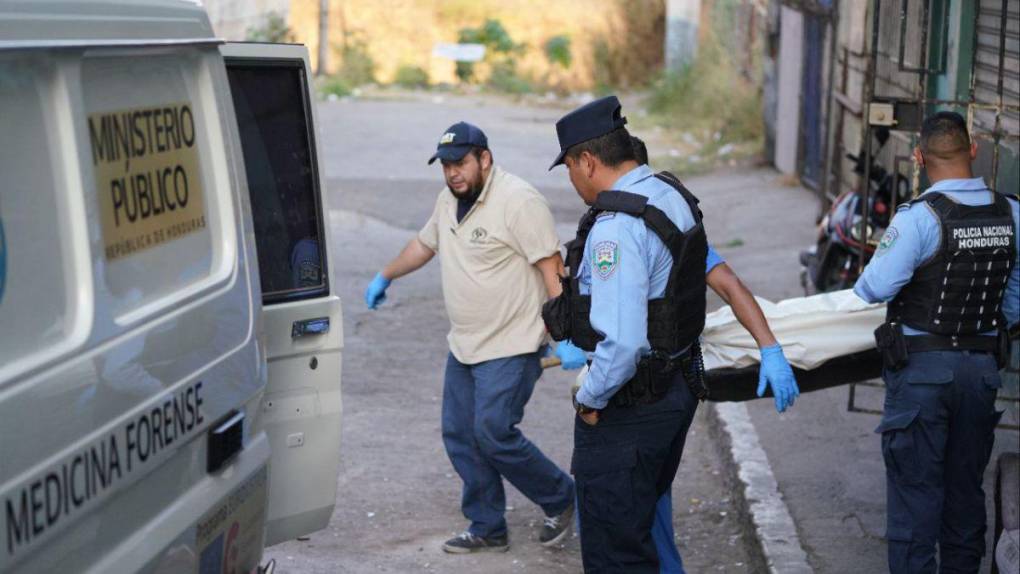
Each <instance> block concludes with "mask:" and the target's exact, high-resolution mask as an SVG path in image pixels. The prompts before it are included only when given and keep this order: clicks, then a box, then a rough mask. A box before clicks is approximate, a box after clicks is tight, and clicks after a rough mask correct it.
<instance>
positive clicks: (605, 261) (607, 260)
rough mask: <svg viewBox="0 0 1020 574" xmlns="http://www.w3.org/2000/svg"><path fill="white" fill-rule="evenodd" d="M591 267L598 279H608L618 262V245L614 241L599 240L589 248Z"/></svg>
mask: <svg viewBox="0 0 1020 574" xmlns="http://www.w3.org/2000/svg"><path fill="white" fill-rule="evenodd" d="M591 254H592V268H593V269H595V274H596V275H598V277H599V278H600V279H603V280H605V279H609V276H610V275H612V274H613V272H614V271H616V268H617V266H618V265H619V263H620V246H619V245H617V244H616V242H615V241H600V242H598V243H596V244H595V247H594V248H592V250H591Z"/></svg>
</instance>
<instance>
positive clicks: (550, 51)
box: [544, 35, 573, 68]
mask: <svg viewBox="0 0 1020 574" xmlns="http://www.w3.org/2000/svg"><path fill="white" fill-rule="evenodd" d="M544 47H545V58H546V59H547V60H549V63H550V64H553V65H559V66H561V67H563V68H569V67H570V62H572V61H573V55H572V54H571V53H570V38H568V37H567V36H563V35H560V36H553V37H552V38H549V39H548V40H546V41H545V46H544Z"/></svg>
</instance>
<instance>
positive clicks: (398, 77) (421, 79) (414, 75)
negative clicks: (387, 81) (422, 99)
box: [393, 64, 429, 88]
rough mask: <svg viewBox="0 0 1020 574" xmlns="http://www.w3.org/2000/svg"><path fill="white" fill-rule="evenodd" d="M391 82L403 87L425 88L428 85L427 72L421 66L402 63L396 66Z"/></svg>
mask: <svg viewBox="0 0 1020 574" xmlns="http://www.w3.org/2000/svg"><path fill="white" fill-rule="evenodd" d="M393 83H395V84H397V85H398V86H402V87H404V88H425V87H428V85H429V73H428V72H426V71H425V70H424V69H422V68H421V66H412V65H409V64H404V65H403V66H400V67H399V68H397V72H396V74H394V76H393Z"/></svg>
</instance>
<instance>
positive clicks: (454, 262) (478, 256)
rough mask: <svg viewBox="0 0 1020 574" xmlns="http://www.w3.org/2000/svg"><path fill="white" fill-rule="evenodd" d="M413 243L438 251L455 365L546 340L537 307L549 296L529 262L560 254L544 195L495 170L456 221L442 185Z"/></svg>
mask: <svg viewBox="0 0 1020 574" xmlns="http://www.w3.org/2000/svg"><path fill="white" fill-rule="evenodd" d="M418 239H419V240H420V241H421V242H422V243H424V244H425V245H426V246H427V247H428V248H429V249H432V250H433V251H436V252H437V253H439V261H440V266H441V270H442V278H443V297H444V298H445V300H446V313H447V315H449V317H450V334H449V335H448V336H447V340H448V341H449V343H450V350H451V351H452V352H453V356H454V357H456V358H457V360H458V361H460V362H462V363H465V364H475V363H480V362H482V361H488V360H491V359H498V358H502V357H510V356H513V355H520V354H523V353H533V352H535V351H536V350H538V347H539V346H540V345H541V344H542V343H543V342H544V341H545V337H546V332H545V324H544V323H543V322H542V304H543V303H544V302H545V301H546V299H547V298H548V294H547V293H546V290H545V284H544V283H543V281H542V274H541V272H540V271H539V270H538V268H537V267H535V265H534V264H535V262H536V261H538V260H540V259H544V258H546V257H549V256H550V255H553V254H555V253H559V249H560V241H559V237H557V235H556V229H555V227H554V223H553V216H552V212H551V211H550V210H549V204H548V202H546V200H545V197H543V196H542V194H540V193H539V192H538V191H537V190H535V188H534V187H532V186H531V185H529V184H528V183H527V182H525V181H524V180H523V179H521V178H519V177H517V176H515V175H512V174H509V173H507V172H505V171H503V170H502V169H501V168H500V167H499V166H493V168H492V171H491V172H490V173H489V179H488V180H487V181H486V182H485V188H484V189H483V190H482V192H481V194H480V195H479V196H478V200H477V201H476V202H475V205H474V206H473V207H472V208H471V211H469V212H468V213H467V215H465V216H464V219H463V220H461V221H460V223H458V222H457V198H456V197H455V196H454V195H453V193H452V192H450V190H449V189H448V188H444V189H443V191H441V192H440V193H439V198H438V199H437V200H436V207H435V209H434V210H433V212H432V217H431V218H429V221H428V223H426V224H425V227H424V228H422V230H421V231H420V232H419V233H418Z"/></svg>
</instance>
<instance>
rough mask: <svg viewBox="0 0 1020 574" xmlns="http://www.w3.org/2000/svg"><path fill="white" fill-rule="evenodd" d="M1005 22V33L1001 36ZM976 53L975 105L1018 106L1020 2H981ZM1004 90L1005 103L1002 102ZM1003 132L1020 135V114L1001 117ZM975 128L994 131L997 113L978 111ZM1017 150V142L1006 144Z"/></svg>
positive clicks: (1019, 89) (1013, 0) (1017, 0)
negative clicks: (1000, 94) (1000, 91)
mask: <svg viewBox="0 0 1020 574" xmlns="http://www.w3.org/2000/svg"><path fill="white" fill-rule="evenodd" d="M1004 20H1005V30H1006V33H1005V34H1002V29H1003V21H1004ZM976 48H977V50H976V53H975V61H974V101H975V103H978V104H991V105H999V104H1001V103H1005V104H1009V103H1012V104H1013V105H1017V104H1018V102H1020V0H1008V1H1003V0H981V4H980V6H979V8H978V18H977V46H976ZM1000 54H1001V58H1000ZM1000 86H1001V88H1002V98H1003V101H1002V102H1000V100H999V89H1000ZM1001 121H1002V124H1001V128H1002V131H1004V132H1005V133H1007V134H1014V135H1016V134H1018V133H1020V113H1017V112H1016V111H1015V110H1014V111H1006V112H1004V113H1003V114H1002V118H1001ZM974 127H975V129H980V130H983V131H987V132H993V131H994V130H995V111H994V110H990V109H976V110H975V112H974ZM1010 143H1011V144H1012V145H1011V147H1013V148H1016V145H1017V142H1016V140H1015V139H1014V140H1013V141H1012V142H1007V145H1009V144H1010Z"/></svg>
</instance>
